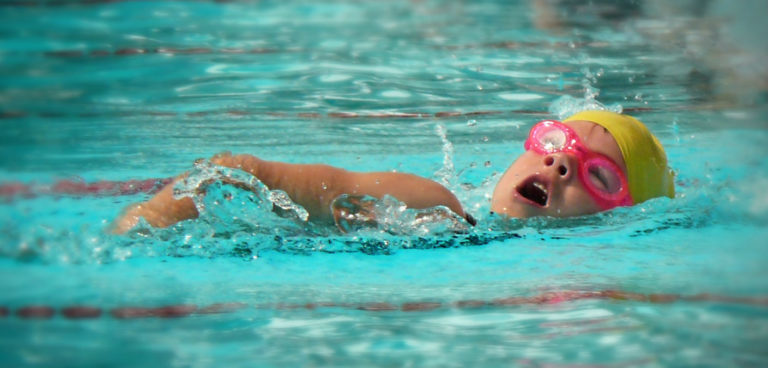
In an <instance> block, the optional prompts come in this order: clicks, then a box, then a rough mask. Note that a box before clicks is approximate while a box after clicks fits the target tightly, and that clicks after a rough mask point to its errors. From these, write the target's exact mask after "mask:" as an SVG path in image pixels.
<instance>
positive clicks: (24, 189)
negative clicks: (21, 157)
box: [0, 182, 34, 197]
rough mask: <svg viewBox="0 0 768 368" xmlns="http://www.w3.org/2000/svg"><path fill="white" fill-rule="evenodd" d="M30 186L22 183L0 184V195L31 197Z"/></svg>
mask: <svg viewBox="0 0 768 368" xmlns="http://www.w3.org/2000/svg"><path fill="white" fill-rule="evenodd" d="M33 196H34V194H33V193H32V191H31V190H30V188H29V187H28V186H27V185H25V184H23V183H17V182H12V183H5V184H0V197H33Z"/></svg>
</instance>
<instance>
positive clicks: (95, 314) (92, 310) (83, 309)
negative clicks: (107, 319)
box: [61, 306, 101, 319]
mask: <svg viewBox="0 0 768 368" xmlns="http://www.w3.org/2000/svg"><path fill="white" fill-rule="evenodd" d="M61 315H63V316H64V317H66V318H69V319H86V318H99V317H101V308H97V307H87V306H71V307H65V308H62V309H61Z"/></svg>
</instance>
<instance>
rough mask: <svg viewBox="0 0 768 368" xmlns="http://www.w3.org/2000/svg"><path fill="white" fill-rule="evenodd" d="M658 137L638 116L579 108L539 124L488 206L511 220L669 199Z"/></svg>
mask: <svg viewBox="0 0 768 368" xmlns="http://www.w3.org/2000/svg"><path fill="white" fill-rule="evenodd" d="M673 179H674V176H673V174H672V171H671V170H670V169H669V167H667V158H666V154H665V153H664V149H663V148H662V146H661V144H660V143H659V141H658V140H657V139H656V137H654V136H653V134H651V132H650V131H649V130H648V128H646V126H645V125H643V123H641V122H640V121H639V120H637V119H635V118H633V117H631V116H628V115H622V114H617V113H613V112H607V111H584V112H580V113H578V114H575V115H573V116H571V117H569V118H567V119H565V121H564V123H559V122H549V123H544V122H542V123H539V124H537V125H536V126H534V128H532V130H531V134H530V136H529V138H528V140H527V141H526V151H525V152H524V153H523V154H522V155H520V157H519V158H518V159H517V160H516V161H515V162H514V163H513V164H512V165H511V166H510V167H509V169H507V171H506V172H505V173H504V175H503V176H502V178H501V180H499V183H498V184H497V185H496V189H495V190H494V193H493V199H492V200H491V210H492V211H493V212H496V213H500V214H504V215H507V216H511V217H533V216H553V217H567V216H579V215H586V214H591V213H596V212H600V211H603V210H607V209H610V208H613V207H617V206H627V205H632V204H636V203H640V202H643V201H646V200H648V199H651V198H655V197H661V196H667V197H674V185H673Z"/></svg>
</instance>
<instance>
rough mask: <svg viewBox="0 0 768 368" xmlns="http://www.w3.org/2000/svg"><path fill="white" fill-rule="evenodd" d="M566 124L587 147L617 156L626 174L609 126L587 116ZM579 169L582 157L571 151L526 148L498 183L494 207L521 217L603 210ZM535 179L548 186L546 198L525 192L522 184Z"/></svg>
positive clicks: (613, 156)
mask: <svg viewBox="0 0 768 368" xmlns="http://www.w3.org/2000/svg"><path fill="white" fill-rule="evenodd" d="M565 125H568V126H570V127H571V128H573V130H574V131H576V134H577V135H578V136H579V138H580V139H581V141H582V143H584V145H585V146H586V147H587V148H589V149H590V150H592V151H594V152H597V153H601V154H603V155H605V156H607V157H608V158H610V159H611V160H613V162H614V163H616V165H618V166H619V167H620V168H621V170H622V172H623V173H624V175H626V173H627V166H626V164H625V163H624V157H623V156H622V155H621V149H620V148H619V145H618V144H617V143H616V140H615V139H613V136H611V134H610V133H608V131H607V130H606V129H605V128H603V127H601V126H599V125H597V124H595V123H593V122H591V121H585V120H576V121H569V122H567V123H565ZM578 170H579V162H578V159H577V158H576V157H575V156H573V155H571V154H568V153H564V152H555V153H550V154H539V153H536V152H533V151H526V152H524V153H523V154H522V155H520V157H518V159H517V160H515V162H514V163H512V165H511V166H509V168H508V169H507V171H506V172H505V173H504V175H503V176H502V177H501V180H499V183H498V184H496V189H494V191H493V198H492V199H491V211H493V212H495V213H499V214H503V215H507V216H509V217H517V218H527V217H534V216H552V217H569V216H580V215H588V214H592V213H596V212H600V211H601V208H600V206H598V204H597V203H596V202H595V200H594V199H593V198H592V196H590V195H589V192H587V189H586V188H584V185H583V184H582V183H581V180H579V173H578ZM531 182H536V185H537V186H539V187H543V188H546V199H543V198H541V199H539V201H537V200H534V199H529V198H526V196H524V195H523V194H522V193H521V192H524V191H523V190H521V188H522V187H523V186H525V185H526V183H531ZM528 197H530V195H528ZM539 202H540V203H539ZM542 203H543V204H542Z"/></svg>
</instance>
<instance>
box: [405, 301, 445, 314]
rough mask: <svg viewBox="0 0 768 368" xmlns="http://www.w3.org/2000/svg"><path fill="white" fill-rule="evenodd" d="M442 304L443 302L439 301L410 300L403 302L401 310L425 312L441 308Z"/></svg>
mask: <svg viewBox="0 0 768 368" xmlns="http://www.w3.org/2000/svg"><path fill="white" fill-rule="evenodd" d="M442 306H443V304H442V303H438V302H410V303H403V306H402V308H400V310H402V311H403V312H425V311H431V310H434V309H437V308H440V307H442Z"/></svg>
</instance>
